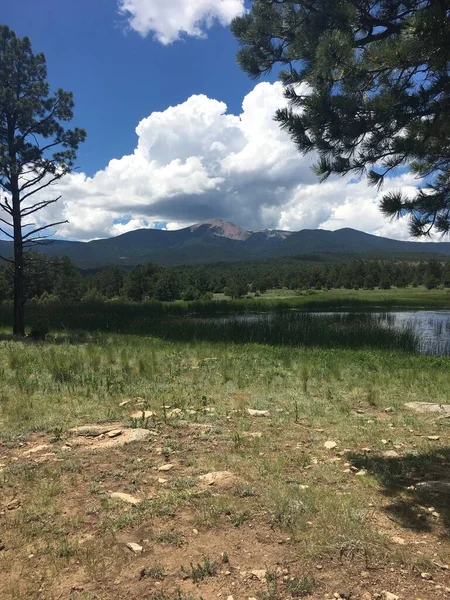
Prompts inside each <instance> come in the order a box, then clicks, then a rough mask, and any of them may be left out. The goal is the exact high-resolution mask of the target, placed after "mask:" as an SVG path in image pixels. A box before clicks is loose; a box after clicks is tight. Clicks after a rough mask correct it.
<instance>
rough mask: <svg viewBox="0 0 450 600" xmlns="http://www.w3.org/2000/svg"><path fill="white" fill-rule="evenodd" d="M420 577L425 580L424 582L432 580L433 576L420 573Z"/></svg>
mask: <svg viewBox="0 0 450 600" xmlns="http://www.w3.org/2000/svg"><path fill="white" fill-rule="evenodd" d="M420 576H421V577H422V579H425V580H426V581H432V580H433V575H432V574H431V573H421V574H420Z"/></svg>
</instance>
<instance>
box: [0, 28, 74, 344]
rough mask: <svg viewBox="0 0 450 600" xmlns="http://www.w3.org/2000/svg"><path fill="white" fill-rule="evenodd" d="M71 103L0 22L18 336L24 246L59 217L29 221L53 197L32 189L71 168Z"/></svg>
mask: <svg viewBox="0 0 450 600" xmlns="http://www.w3.org/2000/svg"><path fill="white" fill-rule="evenodd" d="M73 106H74V102H73V96H72V93H71V92H66V91H64V90H62V89H58V90H57V91H56V93H55V94H54V95H50V92H49V85H48V83H47V68H46V61H45V56H44V55H43V54H34V53H33V50H32V47H31V43H30V40H29V39H28V38H26V37H25V38H22V39H20V38H18V37H17V36H16V34H15V33H14V32H13V31H12V30H11V29H9V27H7V26H5V25H0V190H3V192H4V193H5V195H4V197H3V198H2V199H1V200H0V208H1V209H3V211H4V213H6V214H5V215H4V216H5V218H0V221H1V227H0V230H1V232H2V233H3V234H4V235H6V236H7V237H9V238H11V239H12V240H13V242H14V258H13V259H12V260H11V259H10V258H9V257H4V259H5V260H8V261H9V262H10V263H11V264H12V265H13V268H14V326H13V331H14V334H16V335H19V336H23V335H24V334H25V321H24V319H25V317H24V306H25V299H26V290H25V258H24V254H25V251H26V250H27V249H29V248H30V247H32V246H34V245H35V244H36V243H42V240H43V239H44V238H45V237H48V236H46V234H47V233H48V231H49V229H50V228H54V227H55V226H56V225H60V224H61V223H63V222H65V221H58V222H54V223H48V224H46V225H39V226H37V225H35V224H34V223H32V222H31V223H29V222H28V220H29V218H31V219H33V216H34V215H35V213H36V212H38V211H40V210H41V209H43V208H46V207H47V206H49V205H50V204H53V203H54V202H56V201H57V200H58V198H54V199H51V200H42V199H40V200H38V199H37V198H35V194H37V193H39V192H40V191H41V190H44V189H46V188H48V187H49V186H50V185H52V184H53V183H56V182H57V181H59V180H60V179H61V178H62V177H63V176H64V175H66V173H68V172H70V171H71V169H72V168H73V164H74V160H75V158H76V151H77V149H78V145H79V144H80V143H81V142H82V141H83V140H84V139H85V137H86V133H85V131H84V130H83V129H78V128H75V129H73V130H66V129H64V127H63V126H62V125H61V123H62V122H65V121H70V120H71V119H72V117H73ZM4 213H3V214H4ZM32 215H33V216H32ZM4 226H6V227H7V229H6V230H5V229H4Z"/></svg>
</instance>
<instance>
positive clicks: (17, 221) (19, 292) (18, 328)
mask: <svg viewBox="0 0 450 600" xmlns="http://www.w3.org/2000/svg"><path fill="white" fill-rule="evenodd" d="M12 205H13V224H14V324H13V334H14V335H18V336H21V337H24V335H25V286H24V269H23V267H24V260H23V240H22V219H21V215H20V197H19V190H18V189H17V190H14V189H13V190H12Z"/></svg>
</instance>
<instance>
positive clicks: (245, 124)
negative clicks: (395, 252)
mask: <svg viewBox="0 0 450 600" xmlns="http://www.w3.org/2000/svg"><path fill="white" fill-rule="evenodd" d="M284 103H285V99H284V97H283V88H282V85H281V84H280V83H274V84H270V83H267V82H265V83H259V84H257V85H256V86H255V88H254V89H253V90H252V91H251V92H250V93H249V94H248V95H247V96H246V97H245V98H244V100H243V105H242V112H241V114H240V115H233V114H229V113H228V112H227V107H226V105H225V104H224V103H223V102H220V101H218V100H215V99H211V98H208V97H207V96H204V95H195V96H191V97H190V98H188V99H187V100H186V101H185V102H183V103H182V104H179V105H178V106H173V107H169V108H167V109H166V110H164V111H161V112H153V113H151V114H150V115H149V116H148V117H146V118H144V119H142V120H141V122H140V123H139V124H138V126H137V128H136V133H137V143H136V149H135V150H134V152H133V153H132V154H129V155H125V156H123V157H122V158H119V159H114V160H111V161H110V162H109V164H108V165H107V166H106V167H105V168H104V169H103V170H101V171H98V172H97V173H95V175H93V176H92V177H89V176H87V175H86V174H84V173H74V174H71V175H69V176H67V177H65V178H64V179H63V180H62V181H60V182H59V183H58V186H57V189H55V190H53V191H54V192H55V193H56V194H58V195H59V194H61V195H62V199H61V201H60V202H58V203H57V204H54V205H51V206H50V207H49V209H48V210H47V211H46V212H45V213H44V212H42V213H40V214H39V213H37V214H36V216H37V217H38V219H39V221H40V222H45V221H46V220H47V221H61V220H65V219H67V220H68V221H69V223H68V224H65V225H62V226H60V227H59V228H58V237H62V236H63V237H67V238H72V239H82V240H88V239H93V238H98V237H107V236H113V235H118V234H121V233H125V232H127V231H130V230H132V229H138V228H143V227H152V226H160V227H161V226H163V227H165V228H166V229H176V228H180V227H182V226H185V225H189V224H192V223H195V222H198V221H201V220H204V219H211V218H218V219H226V220H229V221H232V222H234V223H236V224H237V225H239V226H241V227H243V228H247V229H266V228H279V229H288V230H299V229H305V228H326V229H339V228H342V227H353V228H355V229H361V230H364V231H367V232H369V233H375V234H380V235H386V236H390V237H395V238H402V239H406V238H407V237H408V232H407V223H406V222H405V221H404V220H400V221H395V222H392V223H391V222H389V221H386V220H385V219H384V218H383V216H382V215H381V213H380V212H379V210H378V205H379V201H380V198H381V194H382V193H383V192H385V191H388V190H390V189H398V188H401V189H403V190H404V191H405V192H407V193H412V192H414V189H415V188H416V185H417V181H416V180H415V179H414V178H413V176H412V175H410V174H403V175H399V176H397V177H395V178H391V179H389V180H388V181H387V182H386V185H385V187H384V190H382V192H379V191H378V190H377V189H375V188H372V187H369V186H368V185H367V183H366V182H365V181H364V180H361V181H358V182H354V181H353V180H352V179H351V178H350V177H347V178H337V177H331V178H329V179H328V180H327V181H326V182H325V183H323V184H320V183H319V182H318V180H317V178H316V177H315V175H314V174H313V173H312V171H311V165H312V163H313V162H314V160H315V157H314V156H313V155H311V156H306V157H304V156H301V155H300V154H299V153H298V152H297V150H296V148H295V147H294V145H293V143H292V141H291V139H290V138H289V136H288V135H287V133H285V132H283V131H282V130H281V129H280V128H279V126H278V124H277V123H276V122H275V121H274V119H273V115H274V112H275V110H276V108H278V107H280V106H283V104H284ZM46 197H47V196H46V194H43V195H42V196H41V199H45V198H46Z"/></svg>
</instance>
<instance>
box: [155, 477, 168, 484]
mask: <svg viewBox="0 0 450 600" xmlns="http://www.w3.org/2000/svg"><path fill="white" fill-rule="evenodd" d="M168 481H169V480H168V479H164V477H160V478H159V479H158V483H167V482H168Z"/></svg>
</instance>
